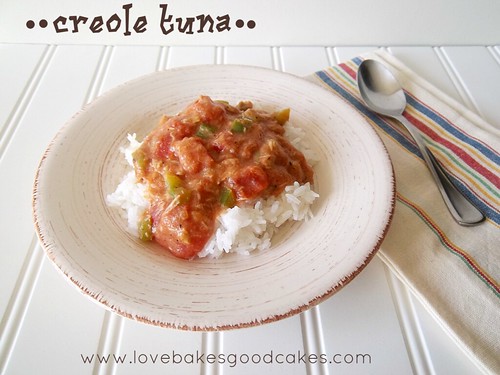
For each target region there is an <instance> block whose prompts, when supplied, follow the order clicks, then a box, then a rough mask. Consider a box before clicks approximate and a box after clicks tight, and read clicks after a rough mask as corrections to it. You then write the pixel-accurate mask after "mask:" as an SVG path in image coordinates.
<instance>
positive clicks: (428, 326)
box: [411, 297, 481, 375]
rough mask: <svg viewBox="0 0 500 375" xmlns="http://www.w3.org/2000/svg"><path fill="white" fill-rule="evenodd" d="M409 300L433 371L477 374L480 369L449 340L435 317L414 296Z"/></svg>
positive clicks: (457, 374)
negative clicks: (423, 338)
mask: <svg viewBox="0 0 500 375" xmlns="http://www.w3.org/2000/svg"><path fill="white" fill-rule="evenodd" d="M411 301H412V304H413V306H414V308H415V312H416V316H417V317H418V318H417V319H418V322H419V326H420V328H421V330H422V335H423V337H425V343H426V348H427V351H428V353H429V354H428V355H429V359H430V361H431V363H432V366H433V369H434V371H435V373H436V374H454V375H469V374H479V373H480V372H481V371H480V369H479V368H478V367H477V366H476V364H475V363H473V362H472V361H471V360H469V359H468V358H467V357H466V356H465V355H464V352H463V351H462V350H461V349H460V348H459V347H458V346H457V345H455V344H454V343H453V342H451V340H450V336H448V334H447V333H446V332H445V331H444V330H443V329H442V328H441V326H440V325H439V324H438V323H437V321H436V319H435V318H434V317H433V316H431V315H430V314H429V312H428V311H427V310H426V309H425V308H424V307H423V306H422V304H421V303H420V302H419V301H418V300H417V299H416V298H415V297H411ZM450 344H451V345H450Z"/></svg>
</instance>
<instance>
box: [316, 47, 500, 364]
mask: <svg viewBox="0 0 500 375" xmlns="http://www.w3.org/2000/svg"><path fill="white" fill-rule="evenodd" d="M365 58H372V59H377V60H379V61H382V62H383V63H385V64H386V65H387V66H388V67H389V68H390V69H391V70H392V71H393V72H394V73H395V74H396V75H397V77H398V79H399V81H400V83H401V84H402V85H403V87H404V89H405V92H406V94H407V98H408V101H409V106H408V108H407V110H406V111H405V114H404V116H405V117H406V118H407V119H408V120H409V121H410V122H412V123H413V124H414V125H415V126H416V127H417V128H418V129H419V130H420V132H421V133H422V134H423V136H424V138H425V141H426V142H427V144H428V146H429V149H431V151H432V152H433V153H434V155H435V156H436V157H437V159H438V160H439V161H440V162H441V163H442V165H443V166H444V167H445V169H446V170H447V171H448V172H450V174H451V176H452V180H453V181H454V183H456V184H457V186H458V187H459V189H461V190H462V191H464V192H465V193H466V194H467V196H468V197H469V198H470V199H471V200H472V201H473V202H474V203H476V204H477V206H478V207H479V208H480V209H481V211H482V212H483V213H484V214H485V215H486V216H487V219H486V221H485V222H483V223H482V224H480V225H479V226H474V227H463V226H460V225H458V224H456V223H455V221H454V220H453V218H452V216H451V215H450V214H449V212H448V210H447V208H446V206H445V205H444V203H443V201H442V198H441V195H440V194H439V192H438V189H437V187H436V185H435V183H434V181H433V180H432V177H431V175H430V173H429V172H428V170H427V167H426V165H425V163H424V161H423V159H422V157H421V155H420V153H419V151H418V149H417V147H416V145H415V144H414V142H413V140H412V139H411V138H410V137H409V135H408V134H407V133H406V131H405V130H404V129H403V127H402V126H401V125H399V124H398V123H397V122H395V121H393V120H391V119H387V118H384V117H381V116H378V115H376V114H374V113H372V112H371V111H369V110H368V109H366V108H365V107H364V105H363V104H362V101H361V99H360V96H359V92H358V89H357V85H356V73H357V70H358V66H359V64H360V63H361V61H362V60H363V59H365ZM308 79H309V80H312V81H313V82H316V83H318V84H320V85H321V86H323V87H325V88H327V89H329V90H331V91H332V92H334V93H335V94H337V95H340V96H341V97H342V98H343V99H344V100H345V101H347V102H348V103H350V104H351V105H353V106H354V107H355V108H356V109H357V110H359V111H360V112H361V113H362V114H363V115H364V116H365V118H366V119H367V120H368V122H369V123H370V124H372V125H373V127H374V128H375V129H376V130H377V132H378V134H379V135H380V137H381V138H382V140H383V142H384V143H385V145H386V147H387V149H388V151H389V154H390V156H391V159H392V163H393V166H394V170H395V175H396V189H397V195H396V209H395V213H394V218H393V222H392V225H391V227H390V229H389V232H388V234H387V237H386V238H385V240H384V242H383V244H382V247H381V249H380V251H379V256H380V257H381V258H382V260H383V261H384V262H385V263H386V264H387V265H388V266H389V267H390V268H391V270H392V271H393V272H395V274H396V275H397V276H398V277H399V278H400V279H401V280H402V281H403V282H404V283H405V284H406V285H407V286H408V287H409V288H410V289H411V290H412V291H413V292H414V294H415V295H416V296H417V298H419V299H420V301H421V302H422V303H423V304H424V305H425V306H426V307H427V308H428V310H429V311H430V312H431V313H432V314H433V315H434V316H435V317H436V318H437V321H438V322H439V323H440V324H441V325H442V327H443V329H444V330H445V331H446V332H447V333H449V335H450V336H451V337H452V338H453V339H454V340H455V341H456V342H457V344H458V345H459V346H460V347H462V348H463V349H464V351H465V352H466V353H467V354H468V355H469V356H470V357H471V358H472V359H473V360H475V361H476V362H477V364H478V365H479V366H480V367H481V368H482V369H483V370H484V372H485V373H488V372H491V373H495V374H500V288H499V283H498V280H499V277H500V271H499V266H500V241H499V240H500V231H499V222H500V214H499V206H500V205H499V187H500V177H499V175H500V173H499V170H500V168H499V165H500V158H499V152H498V150H500V132H499V131H498V129H495V128H494V127H493V126H491V125H490V124H488V123H486V122H485V121H483V120H482V119H481V118H479V117H478V116H476V115H475V114H473V113H472V112H470V111H469V110H467V109H466V108H464V107H463V106H462V105H460V104H459V103H457V102H455V101H454V100H452V99H451V98H449V97H447V96H446V95H445V94H443V93H442V92H440V91H439V90H437V89H436V88H435V87H434V86H432V85H430V84H429V83H428V82H426V81H424V80H423V79H422V78H421V77H419V76H418V75H416V74H415V73H414V72H412V71H410V70H409V69H408V68H407V67H406V66H405V65H404V64H402V63H401V62H400V61H399V60H397V59H396V58H394V57H393V56H392V55H390V54H389V53H387V52H385V51H384V50H379V51H376V52H374V53H370V54H367V55H363V56H361V57H357V58H354V59H352V60H349V61H346V62H344V63H342V64H339V65H337V66H334V67H330V68H328V69H325V70H323V71H319V72H316V73H315V74H314V75H312V76H309V77H308Z"/></svg>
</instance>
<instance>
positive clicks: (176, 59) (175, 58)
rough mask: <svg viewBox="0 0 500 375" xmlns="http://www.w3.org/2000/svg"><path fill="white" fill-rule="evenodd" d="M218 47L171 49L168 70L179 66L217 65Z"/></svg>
mask: <svg viewBox="0 0 500 375" xmlns="http://www.w3.org/2000/svg"><path fill="white" fill-rule="evenodd" d="M216 52H217V49H216V47H211V46H208V47H170V48H169V51H168V60H167V68H175V67H179V66H188V65H199V64H215V63H216V62H217V54H216Z"/></svg>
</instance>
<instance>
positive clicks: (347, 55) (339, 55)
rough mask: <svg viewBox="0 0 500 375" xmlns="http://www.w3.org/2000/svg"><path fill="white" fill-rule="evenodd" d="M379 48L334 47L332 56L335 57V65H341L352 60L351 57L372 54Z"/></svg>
mask: <svg viewBox="0 0 500 375" xmlns="http://www.w3.org/2000/svg"><path fill="white" fill-rule="evenodd" d="M378 48H380V47H377V46H356V47H334V48H333V49H332V50H333V55H334V57H335V63H341V62H342V61H345V60H349V59H352V58H353V57H356V56H359V55H361V54H364V53H368V52H372V51H375V50H377V49H378Z"/></svg>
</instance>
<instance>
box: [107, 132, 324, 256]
mask: <svg viewBox="0 0 500 375" xmlns="http://www.w3.org/2000/svg"><path fill="white" fill-rule="evenodd" d="M285 128H286V131H285V136H286V137H287V139H288V140H289V141H290V142H291V143H292V145H293V146H294V147H296V148H297V149H298V150H300V151H302V153H303V154H304V156H305V157H306V159H307V161H308V162H309V164H310V165H311V166H314V164H315V163H316V162H317V161H318V158H317V156H316V154H315V153H314V151H313V150H311V149H310V148H309V147H308V146H307V144H306V143H305V141H304V139H305V132H304V130H303V129H301V128H298V127H294V126H292V125H291V124H287V125H286V127H285ZM127 139H128V143H129V144H128V146H127V147H121V148H120V151H121V152H122V153H123V154H124V157H125V160H126V161H127V163H128V164H129V165H130V166H131V168H132V169H131V171H130V172H128V173H127V174H126V175H125V176H124V177H123V179H122V181H121V182H120V184H119V185H118V187H117V188H116V190H115V191H114V192H113V193H111V194H109V195H108V196H107V204H108V205H109V206H110V207H117V208H119V209H120V210H121V212H122V215H123V216H124V218H126V219H127V223H128V230H129V231H130V232H131V233H132V234H134V235H136V236H137V235H138V229H137V225H138V221H139V218H140V217H141V215H142V214H143V213H144V211H145V210H147V209H148V207H149V202H148V200H147V191H146V186H145V185H144V184H140V183H137V180H136V177H135V173H134V170H133V163H132V153H133V152H134V151H135V150H136V149H137V148H138V147H139V146H140V143H139V142H138V141H137V140H136V135H135V134H129V135H128V136H127ZM318 197H319V195H318V194H317V193H315V192H314V191H313V190H312V189H311V186H310V184H309V183H306V184H304V185H299V183H297V182H295V183H294V184H293V185H290V186H287V187H286V188H285V191H284V192H283V193H282V194H280V196H279V197H276V198H274V197H272V198H269V199H266V200H261V201H258V202H257V203H256V204H255V205H254V206H253V207H238V206H236V207H233V208H230V209H227V210H226V211H225V212H224V213H223V214H222V215H220V216H219V218H218V222H219V225H218V228H217V230H216V232H215V234H214V236H212V238H211V240H210V241H209V242H208V243H207V245H206V246H205V248H204V249H203V250H202V251H201V252H200V253H198V257H200V258H203V257H206V256H210V257H219V256H220V255H221V254H223V253H240V254H249V253H250V252H252V251H254V250H266V249H268V248H269V247H270V246H271V238H272V236H273V234H274V232H275V231H276V229H277V228H279V227H280V226H281V225H283V223H285V222H286V221H289V220H294V221H303V220H309V219H310V218H311V217H312V212H311V205H312V204H313V202H314V200H315V199H316V198H318Z"/></svg>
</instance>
